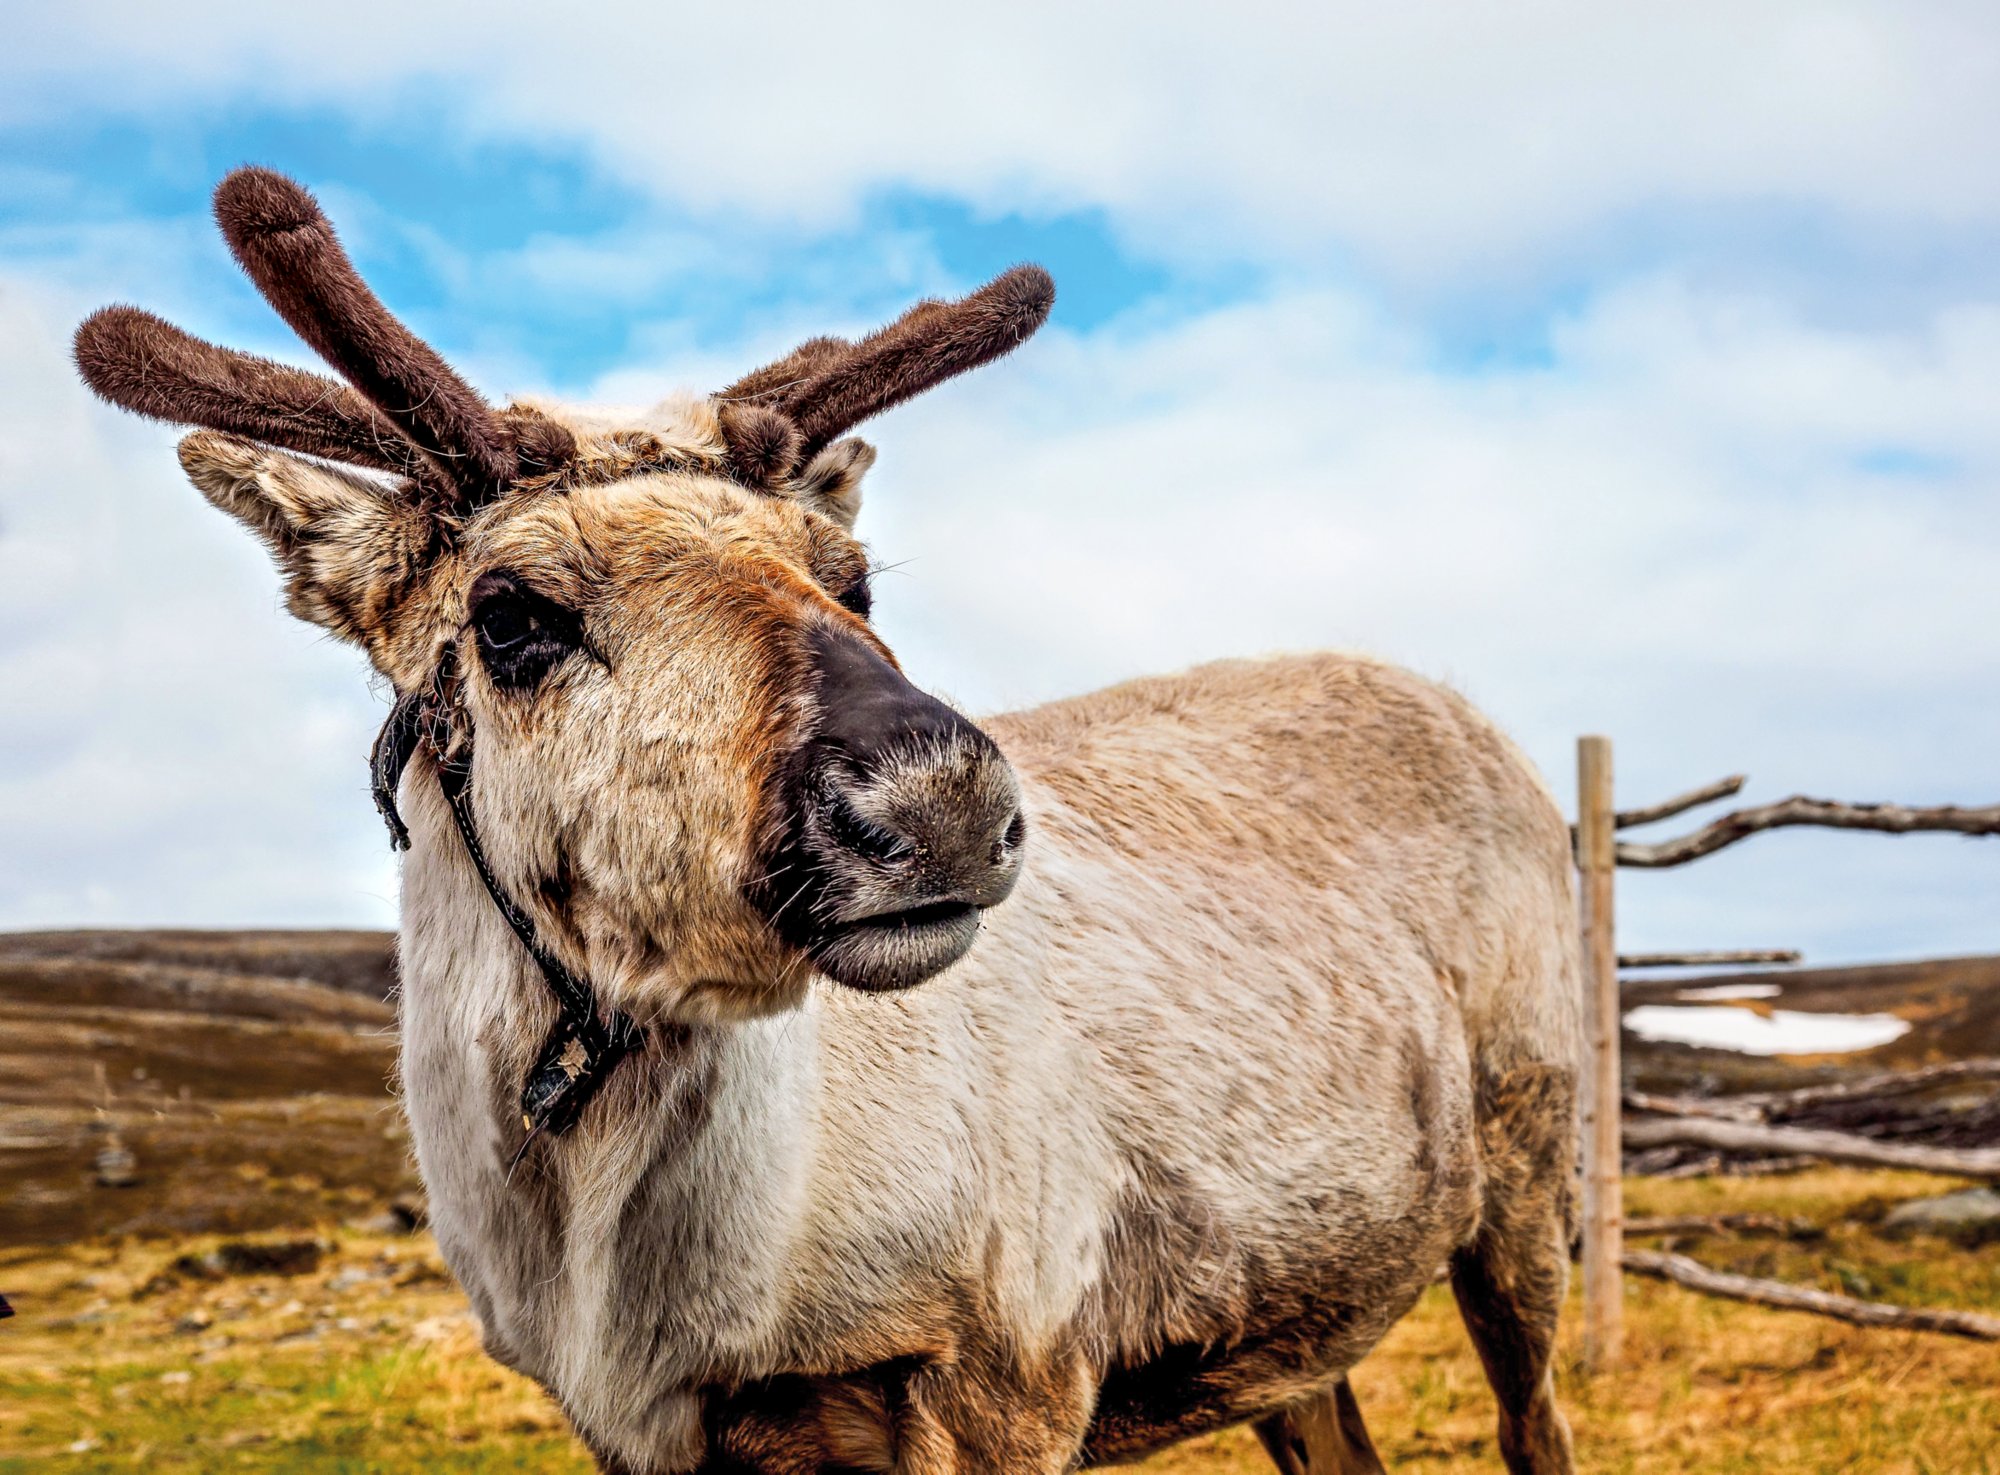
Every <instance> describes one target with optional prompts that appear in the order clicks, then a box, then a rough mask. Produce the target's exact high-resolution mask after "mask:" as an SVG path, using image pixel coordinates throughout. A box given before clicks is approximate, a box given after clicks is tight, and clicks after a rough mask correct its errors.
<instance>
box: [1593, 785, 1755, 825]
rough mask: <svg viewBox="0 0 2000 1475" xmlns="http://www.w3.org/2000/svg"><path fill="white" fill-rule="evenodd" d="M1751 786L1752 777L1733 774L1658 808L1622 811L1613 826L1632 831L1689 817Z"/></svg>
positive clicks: (1613, 820) (1662, 801) (1662, 804)
mask: <svg viewBox="0 0 2000 1475" xmlns="http://www.w3.org/2000/svg"><path fill="white" fill-rule="evenodd" d="M1748 782H1750V778H1749V775H1748V774H1742V773H1733V774H1731V775H1730V776H1729V777H1728V778H1719V779H1717V780H1716V781H1715V782H1714V783H1712V784H1703V785H1702V786H1701V787H1700V788H1698V789H1689V790H1688V791H1687V792H1686V793H1685V794H1676V795H1675V796H1674V797H1673V798H1671V799H1663V800H1661V801H1660V802H1659V803H1658V804H1648V805H1646V806H1645V807H1644V808H1641V809H1621V810H1619V811H1618V813H1617V814H1615V815H1613V816H1612V824H1613V825H1614V826H1615V827H1616V828H1618V829H1621V830H1629V829H1631V828H1632V827H1633V826H1635V825H1649V824H1651V823H1653V821H1654V820H1660V819H1672V818H1673V817H1674V816H1675V815H1677V814H1685V813H1687V811H1689V810H1690V809H1699V808H1701V806H1702V805H1704V804H1713V803H1714V802H1715V801H1716V800H1717V799H1727V798H1728V797H1729V796H1730V795H1731V794H1734V793H1737V792H1738V791H1740V790H1741V789H1742V787H1743V786H1744V785H1745V784H1747V783H1748Z"/></svg>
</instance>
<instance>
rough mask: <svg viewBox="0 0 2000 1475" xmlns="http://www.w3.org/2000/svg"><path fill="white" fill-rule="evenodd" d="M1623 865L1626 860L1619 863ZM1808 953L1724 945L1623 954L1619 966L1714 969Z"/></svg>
mask: <svg viewBox="0 0 2000 1475" xmlns="http://www.w3.org/2000/svg"><path fill="white" fill-rule="evenodd" d="M1620 864H1623V862H1620ZM1804 956H1805V954H1804V953H1802V952H1800V951H1799V950H1798V949H1797V948H1792V947H1724V948H1711V949H1709V950H1708V951H1706V952H1684V953H1620V954H1619V955H1618V966H1619V967H1620V968H1713V967H1715V966H1716V965H1718V964H1721V963H1796V962H1798V961H1799V959H1801V958H1803V957H1804Z"/></svg>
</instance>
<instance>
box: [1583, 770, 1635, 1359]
mask: <svg viewBox="0 0 2000 1475" xmlns="http://www.w3.org/2000/svg"><path fill="white" fill-rule="evenodd" d="M1576 779H1577V783H1576V787H1577V818H1576V837H1577V845H1576V859H1577V869H1578V870H1579V872H1580V873H1581V880H1582V886H1581V888H1580V890H1581V901H1582V924H1583V997H1584V1010H1583V1017H1584V1031H1585V1036H1586V1039H1587V1041H1588V1049H1587V1053H1586V1056H1585V1066H1584V1078H1583V1093H1582V1103H1581V1105H1582V1125H1583V1364H1584V1368H1585V1370H1586V1371H1588V1372H1602V1371H1605V1370H1606V1369H1608V1368H1612V1367H1615V1366H1616V1365H1617V1363H1618V1357H1619V1351H1620V1346H1621V1343H1622V1342H1623V1339H1624V1317H1625V1305H1624V1284H1623V1278H1622V1268H1621V1265H1620V1256H1621V1255H1622V1254H1623V1251H1624V1248H1625V1202H1624V1185H1623V1183H1622V1182H1621V1181H1620V1177H1619V1173H1620V1168H1621V1163H1622V1158H1621V1155H1620V1152H1621V1150H1620V1145H1619V1120H1618V1113H1619V1096H1620V1085H1621V1083H1620V1079H1619V1062H1618V1031H1619V1026H1620V1023H1621V1018H1622V1016H1621V1014H1620V1011H1619V1008H1618V938H1617V932H1616V929H1615V927H1614V925H1613V892H1614V890H1615V880H1616V877H1617V848H1616V845H1617V830H1616V820H1615V817H1614V815H1615V811H1614V808H1613V805H1612V784H1611V739H1609V738H1605V737H1585V738H1579V739H1577V744H1576Z"/></svg>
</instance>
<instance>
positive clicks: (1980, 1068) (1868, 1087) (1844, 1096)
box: [1645, 1058, 2000, 1111]
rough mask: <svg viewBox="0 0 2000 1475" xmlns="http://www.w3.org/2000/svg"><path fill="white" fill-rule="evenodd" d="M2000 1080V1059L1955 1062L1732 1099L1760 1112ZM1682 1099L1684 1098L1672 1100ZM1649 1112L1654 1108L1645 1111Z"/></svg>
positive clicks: (1760, 1092) (1863, 1099)
mask: <svg viewBox="0 0 2000 1475" xmlns="http://www.w3.org/2000/svg"><path fill="white" fill-rule="evenodd" d="M1986 1080H2000V1059H1993V1058H1988V1059H1983V1060H1953V1061H1949V1062H1947V1063H1946V1064H1944V1065H1926V1066H1923V1067H1922V1068H1920V1069H1918V1070H1895V1071H1885V1072H1883V1073H1882V1074H1880V1075H1872V1076H1862V1077H1861V1078H1860V1079H1858V1080H1852V1081H1835V1082H1832V1083H1830V1084H1828V1085H1824V1086H1800V1087H1798V1088H1797V1089H1796V1090H1791V1091H1755V1092H1750V1091H1746V1092H1744V1093H1743V1094H1742V1095H1740V1096H1736V1097H1732V1098H1731V1099H1732V1100H1733V1101H1739V1102H1742V1103H1744V1104H1745V1105H1748V1106H1754V1107H1756V1108H1757V1109H1758V1110H1759V1111H1767V1110H1770V1109H1772V1108H1779V1109H1792V1108H1797V1107H1805V1106H1832V1105H1837V1104H1839V1103H1842V1102H1847V1101H1878V1100H1882V1099H1884V1098H1886V1097H1891V1096H1910V1095H1914V1094H1916V1093H1917V1092H1919V1091H1927V1090H1929V1089H1930V1088H1931V1087H1933V1086H1936V1085H1939V1084H1941V1083H1943V1082H1946V1081H1986ZM1672 1099H1676V1100H1678V1099H1680V1098H1672ZM1645 1109H1646V1110H1648V1111H1651V1110H1653V1109H1654V1108H1652V1107H1647V1108H1645Z"/></svg>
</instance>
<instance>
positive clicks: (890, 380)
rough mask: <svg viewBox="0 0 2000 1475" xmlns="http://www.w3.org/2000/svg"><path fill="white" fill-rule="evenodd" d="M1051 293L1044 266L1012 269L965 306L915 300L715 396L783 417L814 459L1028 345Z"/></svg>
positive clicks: (1045, 314) (805, 453)
mask: <svg viewBox="0 0 2000 1475" xmlns="http://www.w3.org/2000/svg"><path fill="white" fill-rule="evenodd" d="M1055 293H1056V289H1055V283H1054V282H1053V281H1051V280H1050V278H1049V274H1048V273H1047V272H1045V271H1043V270H1042V269H1041V268H1040V267H1038V266H1017V267H1015V268H1014V269H1013V270H1011V271H1007V272H1002V273H1001V274H1000V275H999V276H997V277H995V278H994V279H993V280H992V281H991V282H989V283H987V284H986V285H985V286H984V287H981V288H980V289H979V290H978V291H977V292H974V293H973V294H972V295H971V296H969V297H966V298H964V299H963V300H961V301H958V302H951V303H944V302H920V303H918V304H917V305H916V306H915V307H913V308H911V309H910V310H909V311H908V312H906V313H904V314H903V316H902V317H900V318H898V319H897V320H896V321H895V322H893V323H891V324H889V325H888V326H887V327H885V328H879V329H877V330H876V331H875V332H873V333H871V334H869V335H868V336H867V337H866V338H864V339H862V340H861V341H860V342H859V343H857V344H854V345H852V346H849V345H846V344H842V343H841V342H840V341H839V340H838V339H825V338H816V339H813V340H812V341H811V342H809V343H807V344H805V345H804V346H803V347H802V348H800V349H797V350H795V351H794V352H793V354H792V355H791V356H790V357H788V358H786V359H782V360H780V361H779V362H778V363H777V364H774V365H772V366H771V367H769V368H766V369H760V370H758V371H757V372H756V373H754V374H750V375H747V376H745V377H744V378H742V379H739V380H738V381H737V382H736V383H735V384H732V385H731V386H730V387H729V388H728V389H726V390H724V391H723V392H722V395H721V396H720V397H721V398H722V399H724V400H750V399H754V400H756V401H757V402H758V403H760V404H763V405H766V406H768V407H769V408H771V409H774V410H777V411H780V412H782V413H783V414H785V415H787V416H788V417H789V418H791V419H792V420H794V421H795V422H797V424H798V428H799V436H800V451H801V454H802V455H803V456H805V457H806V458H808V459H810V458H811V457H813V456H815V455H817V454H818V453H819V451H820V450H821V448H822V447H824V446H826V445H827V444H829V443H830V442H831V441H833V440H834V438H835V437H837V436H839V435H841V434H842V433H843V432H845V431H847V430H850V429H852V428H853V427H854V426H856V425H858V424H860V423H861V422H862V421H863V420H866V419H869V418H870V417H871V416H875V415H879V414H881V413H882V412H883V411H884V410H886V409H889V408H891V407H892V406H895V405H899V404H901V403H902V402H903V401H904V400H906V399H910V398H911V397H913V396H915V395H918V394H921V393H923V392H924V391H925V390H926V389H930V388H933V387H935V386H936V385H938V384H941V383H943V382H944V381H945V380H946V379H949V378H951V377H952V376H954V375H957V374H963V373H964V372H965V371H966V370H968V369H976V368H978V367H979V366H980V365H981V364H985V363H990V362H992V361H993V360H994V359H996V358H999V357H1000V356H1001V355H1002V354H1004V353H1007V352H1009V351H1010V350H1012V349H1013V348H1015V347H1016V346H1017V345H1019V344H1021V343H1022V342H1024V341H1026V340H1027V338H1028V337H1029V336H1031V335H1032V334H1033V333H1034V332H1035V330H1036V329H1038V328H1040V327H1041V325H1042V324H1043V323H1044V322H1045V321H1047V319H1048V315H1049V309H1050V307H1051V306H1053V305H1054V303H1055Z"/></svg>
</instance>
